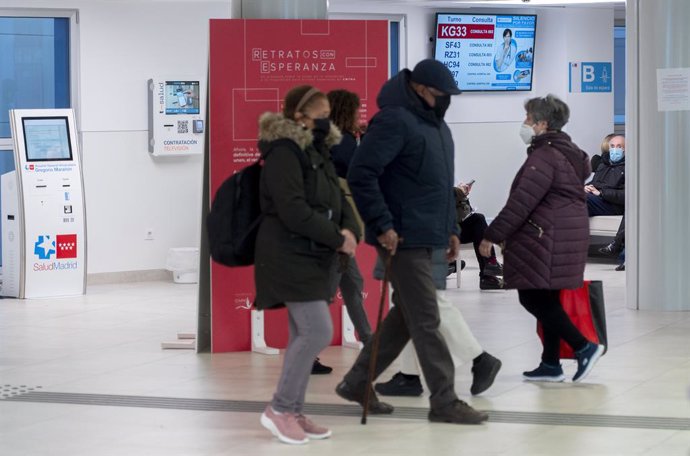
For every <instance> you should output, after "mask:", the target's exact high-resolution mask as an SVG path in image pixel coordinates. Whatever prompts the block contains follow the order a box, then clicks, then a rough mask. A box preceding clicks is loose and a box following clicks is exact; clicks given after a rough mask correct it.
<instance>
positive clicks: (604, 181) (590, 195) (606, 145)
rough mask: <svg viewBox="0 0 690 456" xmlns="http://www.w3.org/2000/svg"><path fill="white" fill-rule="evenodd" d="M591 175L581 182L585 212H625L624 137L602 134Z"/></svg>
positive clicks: (621, 213)
mask: <svg viewBox="0 0 690 456" xmlns="http://www.w3.org/2000/svg"><path fill="white" fill-rule="evenodd" d="M597 161H598V164H597V167H596V168H592V169H593V170H594V177H592V179H591V180H590V181H589V183H587V185H585V193H587V210H588V212H589V216H590V217H593V216H595V215H623V213H624V212H625V137H624V136H623V135H616V134H611V135H608V136H607V137H606V138H604V142H603V143H602V154H601V159H600V160H595V159H594V158H593V159H592V164H595V163H596V162H597Z"/></svg>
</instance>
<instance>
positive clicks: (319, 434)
mask: <svg viewBox="0 0 690 456" xmlns="http://www.w3.org/2000/svg"><path fill="white" fill-rule="evenodd" d="M297 423H299V425H300V426H301V427H302V429H304V433H305V434H307V437H309V438H310V439H314V440H322V439H327V438H328V437H330V436H331V435H332V434H333V433H332V432H331V430H330V429H328V428H325V427H323V426H319V425H318V424H316V423H314V422H313V421H312V420H310V419H309V418H307V417H306V416H304V415H297Z"/></svg>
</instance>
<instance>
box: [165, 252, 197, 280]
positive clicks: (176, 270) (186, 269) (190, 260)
mask: <svg viewBox="0 0 690 456" xmlns="http://www.w3.org/2000/svg"><path fill="white" fill-rule="evenodd" d="M165 268H166V269H167V270H168V271H172V273H173V281H174V282H175V283H197V282H198V281H199V249H198V248H196V247H178V248H172V249H170V250H168V258H167V260H166V262H165Z"/></svg>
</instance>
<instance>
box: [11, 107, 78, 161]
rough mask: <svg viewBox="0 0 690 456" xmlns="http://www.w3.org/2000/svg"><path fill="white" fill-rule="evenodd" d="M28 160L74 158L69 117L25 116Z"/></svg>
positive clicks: (23, 124)
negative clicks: (68, 122)
mask: <svg viewBox="0 0 690 456" xmlns="http://www.w3.org/2000/svg"><path fill="white" fill-rule="evenodd" d="M22 126H23V129H24V147H25V149H26V160H27V161H30V162H37V161H57V160H72V145H71V144H70V137H69V128H68V124H67V117H24V118H22Z"/></svg>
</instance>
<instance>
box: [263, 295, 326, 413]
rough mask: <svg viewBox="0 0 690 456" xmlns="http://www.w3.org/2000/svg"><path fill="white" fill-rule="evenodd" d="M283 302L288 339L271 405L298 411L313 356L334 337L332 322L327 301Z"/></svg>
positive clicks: (284, 409) (278, 409) (277, 408)
mask: <svg viewBox="0 0 690 456" xmlns="http://www.w3.org/2000/svg"><path fill="white" fill-rule="evenodd" d="M285 305H286V306H287V309H288V325H289V330H290V339H289V341H288V346H287V349H286V350H285V359H284V360H283V371H282V372H281V374H280V380H278V387H277V388H276V392H275V394H274V395H273V401H272V402H271V406H272V407H273V409H274V410H275V411H277V412H281V413H284V412H289V413H297V414H300V413H302V408H303V407H304V396H305V394H306V392H307V385H308V384H309V376H310V375H311V368H312V366H313V364H314V360H315V359H316V355H318V354H319V352H320V351H321V350H323V349H324V348H326V347H328V344H330V343H331V339H332V338H333V321H332V320H331V314H330V312H329V311H328V303H326V301H302V302H286V303H285Z"/></svg>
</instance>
